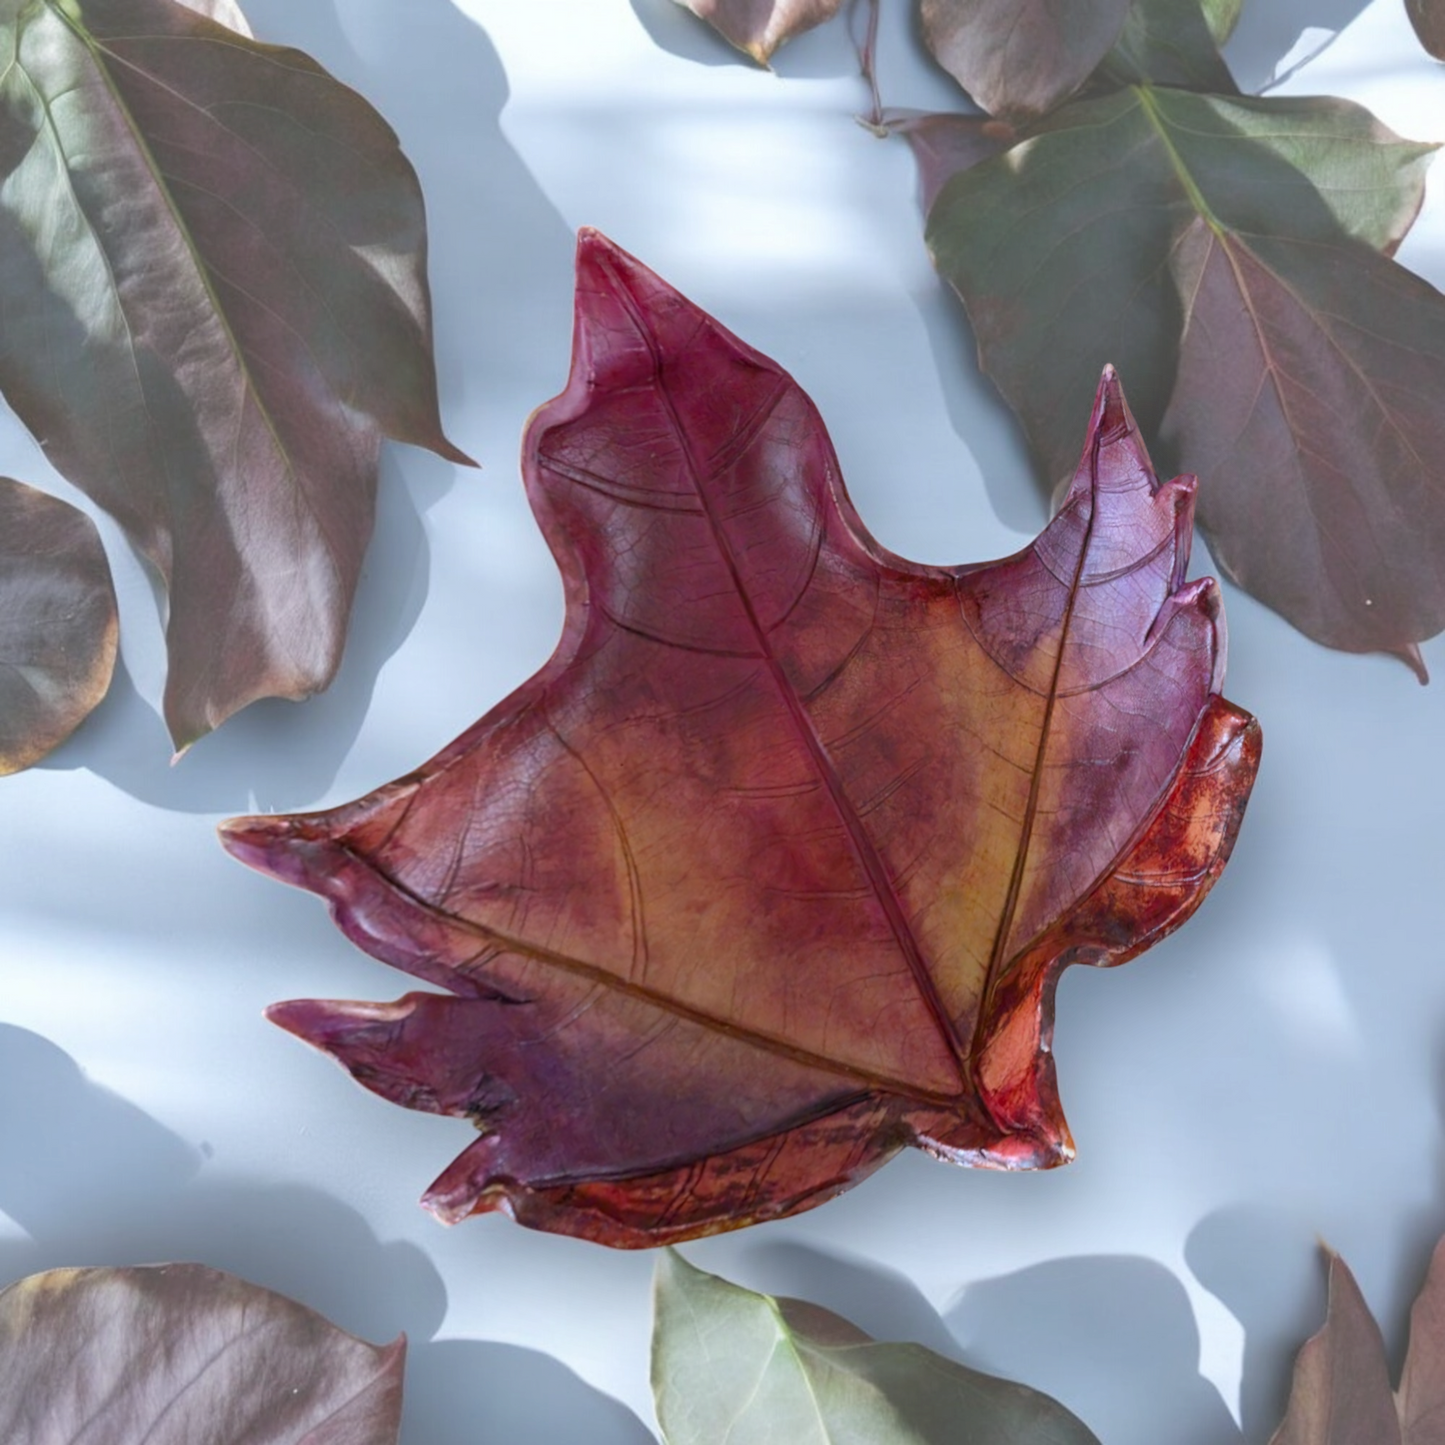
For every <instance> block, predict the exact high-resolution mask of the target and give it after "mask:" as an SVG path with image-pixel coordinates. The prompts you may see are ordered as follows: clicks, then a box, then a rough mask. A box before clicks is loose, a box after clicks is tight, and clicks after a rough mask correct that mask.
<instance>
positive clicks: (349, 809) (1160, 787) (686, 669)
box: [223, 233, 1260, 1246]
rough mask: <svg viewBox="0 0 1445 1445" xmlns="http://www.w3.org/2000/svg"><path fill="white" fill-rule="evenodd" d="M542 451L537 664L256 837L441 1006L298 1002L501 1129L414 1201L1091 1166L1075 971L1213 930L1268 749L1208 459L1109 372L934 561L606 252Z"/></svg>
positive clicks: (360, 1072)
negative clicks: (1161, 456)
mask: <svg viewBox="0 0 1445 1445" xmlns="http://www.w3.org/2000/svg"><path fill="white" fill-rule="evenodd" d="M1085 415H1087V413H1085V414H1083V415H1081V416H1080V418H1079V420H1080V421H1081V422H1082V421H1083V420H1084V419H1085ZM524 475H525V480H526V485H527V489H528V493H529V495H530V498H531V502H532V506H533V509H534V511H535V513H536V515H537V518H538V521H539V523H540V524H541V527H542V529H543V531H544V533H545V534H546V537H547V539H548V542H549V544H550V545H551V548H552V551H553V554H554V556H555V557H556V560H557V564H558V567H559V568H560V570H561V573H562V576H563V579H564V582H565V588H566V597H567V616H566V625H565V628H564V632H563V636H562V639H561V642H560V643H559V645H558V648H557V651H556V653H555V654H554V655H553V657H552V659H551V660H550V662H549V663H548V664H547V665H546V666H545V667H544V668H543V669H542V671H541V672H539V673H538V674H537V675H536V676H535V677H534V678H532V679H531V680H530V681H529V682H527V683H526V684H525V685H524V686H523V687H521V688H520V689H519V690H518V691H517V692H515V693H514V694H513V695H512V696H511V697H510V698H508V699H506V700H505V701H504V702H502V703H501V704H499V705H498V706H497V707H496V708H495V709H494V710H493V711H492V712H490V713H488V714H487V715H486V716H485V717H484V718H482V719H481V721H480V722H478V723H477V724H476V725H475V726H474V727H473V728H471V729H470V730H469V731H468V732H467V733H465V734H464V735H463V736H462V737H460V738H459V739H457V741H456V742H455V743H453V744H452V745H451V746H450V747H448V748H447V749H445V750H444V751H443V752H442V753H441V754H440V755H439V756H437V757H436V758H434V759H433V760H432V761H431V762H430V763H428V764H426V765H425V766H424V767H422V768H421V769H419V770H418V771H417V772H415V773H413V774H411V775H409V776H408V777H406V778H403V779H400V780H399V781H397V782H395V783H393V784H390V785H389V786H387V787H383V788H381V789H379V790H378V791H376V792H375V793H373V794H371V795H370V796H369V797H366V798H363V799H361V800H360V801H359V802H356V803H353V804H350V805H348V806H346V807H342V808H337V809H334V810H331V811H330V812H326V813H314V814H303V815H298V816H294V817H279V818H243V819H238V820H235V821H233V822H231V823H229V824H227V825H226V826H225V827H224V829H223V838H224V841H225V843H226V846H227V847H228V848H229V849H230V850H231V851H232V852H234V853H235V854H236V855H237V856H238V857H240V858H241V859H243V860H244V861H246V862H248V863H250V864H252V865H253V866H255V867H258V868H260V869H262V870H264V871H267V872H270V873H272V874H274V875H276V876H277V877H278V878H281V879H283V880H285V881H287V882H290V883H294V884H297V885H299V886H301V887H305V888H309V889H312V890H314V891H316V892H318V893H320V894H321V895H323V896H324V897H325V898H327V899H328V901H329V902H330V904H331V907H332V910H333V913H334V915H335V917H336V919H337V922H338V923H339V924H340V926H341V927H342V928H343V929H344V930H345V931H346V933H347V934H348V935H349V936H350V937H351V938H352V939H353V940H355V941H356V942H357V943H358V944H360V945H361V946H362V947H363V948H365V949H367V950H368V951H370V952H371V953H373V954H375V955H376V956H377V957H379V958H381V959H383V960H384V961H386V962H387V963H390V964H392V965H394V966H396V967H398V968H402V969H405V970H407V971H409V972H411V973H413V974H415V975H416V976H417V977H419V978H421V979H423V980H425V981H427V982H429V983H432V984H436V985H440V986H441V987H443V988H445V989H447V990H448V991H449V994H450V996H446V995H437V994H413V995H410V996H409V997H407V998H405V999H402V1000H401V1001H400V1002H398V1003H395V1004H369V1003H368V1004H348V1003H324V1002H316V1001H304V1002H297V1003H289V1004H282V1005H278V1006H277V1007H276V1008H275V1009H274V1010H273V1011H272V1017H273V1018H274V1019H275V1021H276V1022H278V1023H279V1024H281V1025H282V1026H283V1027H285V1028H288V1029H290V1030H292V1031H293V1032H295V1033H297V1034H299V1035H300V1036H302V1037H303V1038H305V1039H307V1040H309V1041H310V1042H312V1043H314V1044H316V1045H318V1046H319V1047H321V1048H323V1049H326V1050H327V1051H328V1052H330V1053H332V1054H333V1055H335V1056H336V1057H337V1058H338V1059H339V1060H340V1061H341V1062H342V1063H343V1064H344V1065H345V1066H346V1067H347V1068H349V1069H350V1070H351V1072H352V1073H353V1074H354V1075H355V1076H356V1078H357V1079H358V1080H360V1081H361V1082H362V1083H364V1084H365V1085H366V1086H367V1087H368V1088H370V1089H372V1090H374V1091H375V1092H377V1093H379V1094H381V1095H382V1096H383V1097H385V1098H388V1099H391V1100H393V1101H394V1102H397V1103H401V1104H405V1105H407V1106H409V1107H412V1108H418V1109H423V1110H427V1111H429V1112H437V1113H445V1114H451V1115H455V1116H457V1117H460V1118H466V1119H469V1120H470V1121H471V1122H472V1123H474V1124H475V1125H476V1126H477V1128H478V1129H479V1130H480V1131H481V1137H480V1138H478V1139H477V1140H476V1141H475V1142H474V1143H472V1144H471V1146H470V1147H469V1148H468V1149H466V1150H465V1152H463V1154H462V1155H461V1156H460V1157H459V1158H458V1159H457V1160H456V1161H455V1162H454V1163H453V1164H452V1165H451V1166H450V1167H449V1168H448V1169H447V1171H446V1172H445V1173H444V1174H443V1175H442V1177H441V1178H440V1179H439V1180H438V1181H437V1182H436V1183H435V1184H434V1185H433V1186H432V1188H431V1190H430V1191H429V1192H428V1194H427V1199H426V1202H427V1204H428V1205H429V1207H430V1208H432V1209H433V1210H434V1211H435V1212H436V1213H437V1214H438V1215H439V1216H441V1217H442V1218H443V1219H445V1220H448V1221H452V1220H457V1219H460V1218H462V1217H463V1216H465V1215H467V1214H469V1213H474V1212H486V1211H489V1210H503V1211H506V1212H508V1213H511V1214H513V1215H514V1216H515V1217H517V1218H518V1219H520V1220H521V1221H522V1222H524V1223H527V1224H531V1225H535V1226H537V1227H541V1228H547V1229H554V1230H558V1231H562V1232H566V1233H571V1234H578V1235H583V1236H585V1237H589V1238H593V1239H597V1240H601V1241H604V1242H606V1243H609V1244H614V1245H623V1246H642V1245H651V1244H657V1243H660V1242H664V1241H667V1240H672V1239H680V1238H687V1237H690V1236H693V1235H698V1234H705V1233H709V1232H712V1231H716V1230H719V1229H726V1228H732V1227H736V1226H738V1225H742V1224H746V1223H749V1222H751V1221H754V1220H759V1219H767V1218H775V1217H777V1216H779V1215H784V1214H789V1213H793V1212H795V1211H797V1210H800V1209H804V1208H808V1207H809V1206H811V1205H814V1204H818V1203H820V1202H822V1201H823V1200H824V1199H826V1198H828V1197H830V1196H831V1195H833V1194H836V1193H838V1192H839V1191H840V1190H842V1189H844V1188H846V1187H847V1186H848V1185H849V1184H851V1183H853V1182H855V1181H856V1180H858V1179H860V1178H862V1177H863V1176H864V1175H866V1174H867V1173H869V1172H871V1171H872V1170H873V1169H875V1168H877V1167H878V1166H879V1165H880V1164H881V1163H883V1162H884V1161H885V1160H886V1159H888V1158H889V1157H890V1156H891V1155H892V1154H894V1153H896V1152H897V1151H898V1150H899V1149H900V1148H902V1147H904V1146H906V1145H915V1146H918V1147H920V1148H923V1149H926V1150H927V1151H928V1152H930V1153H932V1154H934V1155H936V1156H938V1157H941V1158H944V1159H948V1160H951V1161H954V1162H957V1163H963V1164H978V1165H988V1166H995V1167H1004V1168H1020V1167H1045V1166H1049V1165H1052V1164H1056V1163H1059V1162H1062V1161H1064V1160H1066V1159H1067V1158H1069V1157H1070V1156H1071V1154H1072V1141H1071V1139H1070V1137H1069V1132H1068V1128H1067V1125H1066V1124H1065V1122H1064V1119H1063V1114H1062V1111H1061V1109H1060V1107H1059V1101H1058V1096H1057V1090H1056V1088H1055V1083H1054V1075H1053V1066H1052V1056H1051V1053H1050V1033H1051V1029H1052V999H1053V986H1054V982H1055V979H1056V976H1057V973H1058V970H1059V968H1060V967H1062V966H1063V963H1064V962H1066V961H1082V962H1089V963H1095V964H1108V963H1117V962H1122V961H1123V960H1124V959H1126V958H1130V957H1132V956H1134V955H1135V954H1136V953H1138V952H1140V951H1142V950H1143V949H1144V948H1145V947H1147V946H1148V945H1149V944H1150V943H1152V942H1153V941H1154V940H1155V939H1157V938H1159V937H1161V936H1163V935H1164V934H1165V933H1167V932H1169V931H1170V930H1171V929H1173V928H1174V927H1177V926H1178V925H1179V924H1180V923H1182V922H1183V921H1184V919H1185V918H1187V917H1188V915H1189V914H1190V913H1191V912H1192V911H1193V909H1194V908H1195V907H1196V906H1197V905H1198V903H1199V902H1200V900H1201V899H1202V898H1203V896H1204V894H1205V893H1206V892H1207V890H1208V888H1209V887H1210V885H1211V884H1212V882H1213V880H1214V878H1215V877H1216V876H1217V875H1218V873H1219V871H1220V870H1221V869H1222V867H1223V866H1224V862H1225V859H1226V857H1227V856H1228V853H1229V850H1230V847H1231V846H1232V843H1233V839H1234V836H1235V832H1236V830H1237V828H1238V826H1239V822H1240V818H1241V816H1242V813H1243V809H1244V804H1245V800H1246V798H1247V795H1248V792H1249V788H1250V785H1251V783H1252V781H1253V777H1254V772H1255V768H1256V766H1257V763H1258V757H1259V746H1260V742H1259V730H1258V727H1257V725H1256V724H1255V723H1254V721H1253V719H1252V718H1250V717H1249V716H1248V714H1246V713H1243V712H1241V711H1240V710H1239V709H1237V708H1235V707H1234V706H1233V705H1232V704H1230V703H1227V702H1225V701H1224V700H1223V699H1222V698H1221V697H1220V696H1219V687H1220V681H1221V677H1222V672H1223V664H1224V651H1223V632H1222V618H1221V616H1220V608H1219V599H1218V594H1217V591H1216V589H1215V587H1214V584H1213V583H1212V582H1209V581H1200V582H1191V583H1186V582H1185V581H1184V577H1185V570H1186V566H1187V561H1188V551H1189V541H1190V529H1191V520H1192V514H1193V499H1194V488H1193V482H1192V479H1188V478H1181V479H1178V480H1176V481H1172V482H1167V483H1164V484H1162V485H1161V484H1160V483H1159V481H1158V479H1157V478H1156V477H1155V475H1154V473H1153V471H1152V470H1151V468H1150V465H1149V460H1148V457H1147V455H1146V453H1145V452H1144V449H1143V447H1142V445H1141V443H1140V441H1139V436H1138V432H1137V429H1136V427H1135V425H1134V423H1133V419H1132V417H1131V416H1130V414H1129V410H1128V408H1127V406H1126V405H1125V402H1124V397H1123V393H1122V390H1121V388H1120V386H1119V383H1118V380H1117V379H1116V378H1115V376H1114V375H1113V373H1112V372H1108V373H1106V374H1105V377H1104V380H1103V382H1102V383H1101V385H1100V387H1099V390H1098V394H1097V397H1096V399H1095V402H1094V407H1093V413H1092V416H1089V417H1088V424H1087V428H1086V429H1085V431H1084V448H1083V455H1082V459H1081V460H1080V462H1079V465H1078V469H1077V471H1076V473H1075V475H1074V479H1073V483H1072V485H1071V487H1070V489H1069V491H1068V494H1067V496H1066V498H1065V500H1064V502H1063V505H1062V507H1061V509H1060V511H1059V513H1058V515H1057V516H1056V517H1055V518H1054V520H1053V522H1051V523H1050V525H1049V526H1048V528H1047V529H1046V530H1045V531H1044V533H1043V534H1042V536H1041V537H1040V538H1039V539H1038V540H1037V541H1036V542H1035V543H1034V544H1033V545H1032V546H1030V547H1028V548H1026V549H1025V550H1024V551H1022V552H1020V553H1019V554H1017V555H1016V556H1014V557H1010V558H1006V559H1004V560H1003V561H1000V562H995V563H989V564H975V565H968V566H961V567H929V566H922V565H918V564H914V563H910V562H907V561H904V560H903V559H901V558H899V557H896V556H894V555H892V554H891V553H888V552H886V551H884V550H883V549H882V548H881V547H879V546H878V544H877V543H876V542H874V541H873V540H872V538H871V537H869V536H868V534H867V532H866V530H865V529H864V527H863V524H862V522H861V521H860V520H859V518H858V517H857V515H856V513H855V512H854V511H853V508H852V506H851V504H850V503H849V501H848V498H847V495H846V492H845V491H844V488H843V484H842V480H841V478H840V476H839V473H838V464H837V459H836V458H835V456H834V454H833V450H832V447H831V445H830V443H829V441H828V437H827V434H826V432H825V431H824V429H823V425H822V422H821V420H820V419H819V417H818V415H817V413H816V411H815V410H814V408H813V406H812V404H811V403H810V402H809V400H808V398H807V397H806V396H805V395H804V394H803V393H802V391H801V390H800V389H799V388H798V386H797V384H796V383H795V382H794V381H793V380H792V379H791V378H790V377H789V376H788V375H787V374H786V373H785V372H783V371H782V370H781V369H780V368H779V367H778V366H777V365H776V364H775V363H774V362H772V361H770V360H768V358H766V357H764V356H761V355H760V354H759V353H757V352H756V351H753V350H752V349H751V348H750V347H748V346H747V345H745V344H744V343H743V342H741V341H739V340H738V339H737V338H736V337H734V336H733V335H731V334H730V333H729V332H727V331H726V330H724V329H723V327H722V326H720V325H719V324H718V323H717V322H716V321H714V320H713V319H712V318H710V317H708V316H707V315H705V314H704V313H703V312H701V311H699V310H698V309H697V308H696V307H695V306H693V305H692V304H691V303H690V302H688V301H687V300H685V299H684V298H683V297H682V296H680V295H679V294H678V293H677V292H676V291H674V290H673V289H672V288H671V287H669V286H668V285H666V283H664V282H663V281H661V280H660V279H659V278H658V277H656V276H654V275H653V274H652V273H651V272H650V271H648V270H647V269H646V268H645V267H643V266H642V265H640V264H639V263H638V262H637V261H635V260H633V259H632V258H631V257H629V256H627V255H626V254H625V253H624V252H622V251H620V250H618V249H617V248H616V247H614V246H613V245H611V243H609V242H607V241H606V240H604V239H603V238H602V237H600V236H598V235H596V234H595V233H584V234H583V236H582V238H581V242H580V245H579V251H578V278H577V320H576V335H575V344H574V354H573V367H572V375H571V379H570V381H569V383H568V386H567V389H566V390H565V391H564V392H563V393H562V395H561V396H560V397H558V398H557V399H556V400H554V401H552V402H550V403H549V404H548V405H546V406H544V407H543V408H541V410H540V411H539V412H538V413H537V414H536V415H535V417H534V418H533V421H532V423H531V425H530V428H529V431H528V434H527V438H526V441H525V444H524Z"/></svg>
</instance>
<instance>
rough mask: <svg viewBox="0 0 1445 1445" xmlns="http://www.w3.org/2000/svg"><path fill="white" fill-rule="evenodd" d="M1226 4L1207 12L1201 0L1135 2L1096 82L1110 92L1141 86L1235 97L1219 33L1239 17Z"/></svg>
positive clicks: (1237, 7) (1216, 6) (1145, 0)
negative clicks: (1103, 83) (1100, 82)
mask: <svg viewBox="0 0 1445 1445" xmlns="http://www.w3.org/2000/svg"><path fill="white" fill-rule="evenodd" d="M1238 15H1239V5H1238V4H1237V3H1236V4H1235V5H1234V6H1233V9H1232V13H1231V11H1230V8H1229V7H1228V6H1227V5H1219V4H1216V5H1215V6H1213V7H1212V9H1209V10H1208V12H1206V9H1205V8H1201V6H1200V0H1134V3H1133V4H1132V5H1131V6H1130V7H1129V14H1128V16H1127V17H1126V18H1125V21H1124V28H1123V30H1122V31H1121V32H1120V35H1119V40H1118V43H1117V44H1116V45H1115V46H1114V48H1113V49H1112V50H1111V51H1110V52H1109V54H1108V55H1107V56H1106V57H1105V58H1104V61H1103V66H1102V74H1101V76H1100V78H1101V79H1102V80H1106V81H1107V82H1108V84H1109V85H1110V86H1111V87H1116V86H1119V85H1132V84H1136V83H1143V84H1147V85H1171V86H1177V87H1179V88H1181V89H1184V90H1202V91H1210V92H1213V93H1215V94H1218V95H1237V94H1238V93H1239V91H1238V87H1237V86H1236V85H1235V83H1234V77H1233V76H1232V75H1231V74H1230V73H1229V67H1228V66H1227V65H1226V64H1225V63H1224V58H1223V57H1222V56H1221V55H1220V53H1219V45H1220V41H1221V32H1223V33H1227V31H1228V29H1230V28H1232V26H1233V23H1234V20H1235V19H1237V18H1238Z"/></svg>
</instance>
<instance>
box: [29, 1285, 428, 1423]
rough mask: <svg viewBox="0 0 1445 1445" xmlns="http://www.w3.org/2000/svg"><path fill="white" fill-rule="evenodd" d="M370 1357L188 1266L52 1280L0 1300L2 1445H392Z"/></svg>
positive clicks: (395, 1358)
mask: <svg viewBox="0 0 1445 1445" xmlns="http://www.w3.org/2000/svg"><path fill="white" fill-rule="evenodd" d="M405 1355H406V1342H405V1340H404V1339H398V1340H397V1341H396V1342H395V1343H394V1344H391V1345H388V1346H385V1347H381V1346H376V1345H369V1344H366V1343H365V1342H364V1341H362V1340H358V1339H355V1338H354V1337H353V1336H351V1335H348V1334H345V1333H344V1332H343V1331H341V1330H338V1329H337V1328H336V1327H335V1326H334V1325H331V1324H328V1323H327V1321H326V1320H324V1319H322V1318H321V1316H320V1315H317V1314H314V1313H312V1311H310V1310H308V1309H305V1308H304V1307H303V1306H301V1305H299V1304H296V1303H295V1302H294V1301H292V1300H289V1299H286V1298H285V1297H284V1296H282V1295H278V1294H273V1293H271V1291H269V1290H264V1289H260V1288H258V1287H257V1286H255V1285H250V1284H246V1283H245V1282H244V1281H242V1280H239V1279H236V1278H234V1277H233V1276H231V1275H226V1274H221V1273H219V1272H218V1271H216V1270H213V1269H206V1268H204V1267H203V1266H201V1265H196V1264H170V1265H157V1266H151V1267H144V1268H136V1269H57V1270H50V1271H48V1272H47V1273H45V1274H37V1275H32V1276H31V1277H30V1278H29V1279H26V1280H22V1281H21V1282H20V1283H19V1284H15V1285H11V1286H10V1288H9V1289H6V1290H4V1291H0V1439H3V1440H4V1441H5V1445H93V1442H104V1445H198V1442H202V1441H204V1442H208V1445H396V1439H397V1431H398V1429H399V1427H400V1420H401V1390H402V1369H403V1365H404V1361H405Z"/></svg>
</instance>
